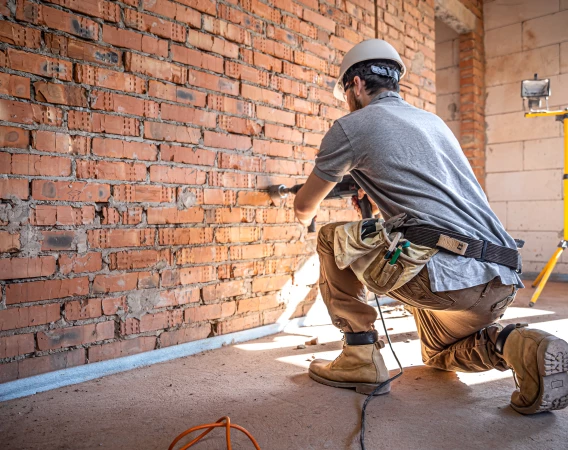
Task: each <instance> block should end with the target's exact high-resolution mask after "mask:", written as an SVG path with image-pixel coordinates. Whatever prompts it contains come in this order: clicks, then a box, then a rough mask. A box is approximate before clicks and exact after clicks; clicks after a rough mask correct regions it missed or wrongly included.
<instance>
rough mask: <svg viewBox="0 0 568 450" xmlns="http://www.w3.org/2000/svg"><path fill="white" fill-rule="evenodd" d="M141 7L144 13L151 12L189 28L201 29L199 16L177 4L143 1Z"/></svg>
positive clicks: (163, 1)
mask: <svg viewBox="0 0 568 450" xmlns="http://www.w3.org/2000/svg"><path fill="white" fill-rule="evenodd" d="M142 7H143V8H144V9H145V10H146V11H151V12H153V13H155V14H159V15H160V16H165V17H169V18H170V19H174V20H176V21H178V22H183V23H187V24H188V25H189V26H190V27H193V28H201V14H199V13H198V12H197V11H195V10H193V9H190V8H186V7H185V6H182V5H180V4H178V3H174V2H170V1H167V0H158V1H156V0H144V1H143V2H142ZM166 23H169V22H166Z"/></svg>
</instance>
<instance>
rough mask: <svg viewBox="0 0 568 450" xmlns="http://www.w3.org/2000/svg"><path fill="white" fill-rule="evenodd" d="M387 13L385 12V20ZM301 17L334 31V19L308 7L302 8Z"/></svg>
mask: <svg viewBox="0 0 568 450" xmlns="http://www.w3.org/2000/svg"><path fill="white" fill-rule="evenodd" d="M387 14H388V13H385V20H386V16H387ZM302 18H303V19H304V20H305V21H307V22H311V23H313V24H314V25H316V26H318V27H320V28H323V29H325V30H327V31H329V32H331V33H335V21H333V20H332V19H328V18H327V17H324V16H322V15H321V14H318V13H316V12H314V11H312V10H310V9H304V14H303V16H302Z"/></svg>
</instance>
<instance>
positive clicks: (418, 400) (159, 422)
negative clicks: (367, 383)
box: [0, 284, 568, 450]
mask: <svg viewBox="0 0 568 450" xmlns="http://www.w3.org/2000/svg"><path fill="white" fill-rule="evenodd" d="M531 291H532V290H529V289H525V290H524V291H522V293H521V295H520V296H519V297H518V299H517V301H516V302H515V304H514V305H513V307H511V308H510V309H509V311H508V314H507V316H506V318H505V319H508V321H509V322H518V321H524V322H529V323H531V325H534V326H538V327H539V328H542V329H546V330H547V331H551V332H554V333H556V334H559V335H562V336H563V337H564V338H565V339H568V284H550V285H549V286H548V287H547V288H546V291H545V295H544V296H543V297H542V298H541V299H540V300H539V302H538V303H537V305H536V307H535V308H532V309H529V308H527V306H526V305H527V302H528V298H529V295H530V293H531ZM387 317H389V318H387V326H388V327H389V328H393V330H392V331H391V334H392V336H393V340H394V341H395V350H396V351H397V352H398V354H399V357H400V358H401V362H402V363H403V365H404V366H405V374H404V375H403V377H402V378H401V379H399V380H397V381H395V382H394V385H393V387H392V392H391V394H389V395H387V396H381V397H377V398H375V399H374V400H373V401H372V402H371V404H370V406H369V408H368V425H367V429H368V434H367V448H368V449H421V450H422V449H484V448H495V449H531V450H535V449H565V448H568V410H564V411H561V412H556V413H546V414H541V415H539V416H533V417H523V416H521V415H518V414H517V413H515V412H514V411H513V410H512V409H510V407H508V400H509V396H510V393H511V391H512V389H513V387H514V384H513V380H512V378H511V374H510V372H506V373H502V372H497V371H491V372H487V373H484V374H459V375H456V374H454V373H446V372H441V371H436V370H432V369H429V368H426V367H424V366H422V365H421V361H420V355H419V344H418V341H417V340H416V339H417V337H416V334H415V332H414V331H415V328H414V324H413V321H412V318H411V317H409V316H404V315H403V313H402V312H401V311H400V310H399V311H392V312H390V313H389V314H387ZM311 336H319V338H320V345H318V346H316V347H313V346H310V347H307V348H306V349H304V350H297V349H296V346H297V345H298V344H301V343H303V342H304V341H305V340H306V337H311ZM339 340H340V334H339V332H337V331H336V330H335V329H334V328H333V327H331V326H329V325H328V326H319V327H309V328H301V329H298V330H294V331H293V332H290V333H282V334H280V335H277V336H271V337H269V338H265V339H260V340H257V341H253V342H249V343H246V344H241V345H235V346H232V347H227V348H223V349H221V350H216V351H212V352H207V353H205V354H200V355H195V356H191V357H187V358H183V359H178V360H175V361H171V362H167V363H163V364H157V365H154V366H151V367H147V368H143V369H138V370H135V371H131V372H125V373H121V374H117V375H113V376H109V377H106V378H103V379H99V380H95V381H90V382H86V383H83V384H80V385H75V386H69V387H67V388H64V389H58V390H56V391H50V392H44V393H42V394H38V395H34V396H31V397H27V398H23V399H19V400H13V401H9V402H5V403H2V404H0V448H2V449H4V450H7V449H40V448H41V449H87V448H88V449H93V448H104V449H166V448H167V447H168V445H169V443H170V442H171V440H172V439H173V438H174V437H175V436H176V435H177V434H178V433H180V432H182V431H183V430H185V429H186V428H189V427H191V426H194V425H197V424H200V423H204V422H212V421H215V420H216V419H218V418H219V417H221V416H224V415H229V416H230V417H231V420H232V421H233V422H234V423H237V424H240V425H242V426H244V427H246V428H247V429H248V430H249V431H250V432H251V433H252V434H253V435H254V436H255V437H256V438H257V440H258V441H259V444H260V446H261V448H262V449H263V450H273V449H277V450H278V449H317V450H320V449H356V448H359V447H358V444H357V439H358V431H359V414H360V408H361V404H362V402H363V400H364V398H365V397H364V396H362V395H359V394H355V393H354V392H352V391H346V390H341V389H334V388H329V387H326V386H323V385H319V384H317V383H314V382H312V381H311V380H310V379H309V378H308V375H307V373H306V367H307V366H308V364H309V360H311V358H312V355H315V356H316V357H334V356H335V355H337V354H338V352H339V349H340V347H341V343H340V341H339ZM324 344H325V345H324ZM384 354H385V359H386V361H387V365H388V366H389V368H390V369H393V370H394V369H395V367H396V365H395V362H394V359H393V358H392V356H391V355H390V353H389V352H388V351H385V352H384ZM391 373H394V372H391ZM237 433H238V432H236V431H235V432H233V448H235V449H248V448H252V445H250V443H248V442H247V441H246V438H243V437H241V436H239V434H237ZM222 435H223V432H222V431H220V430H216V432H213V433H212V434H211V435H210V436H211V437H208V438H207V439H206V440H204V441H203V442H202V443H201V444H198V445H197V446H196V447H195V448H197V449H215V450H219V449H223V448H225V445H224V441H223V439H224V438H223V437H222Z"/></svg>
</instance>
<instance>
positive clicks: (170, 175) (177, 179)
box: [150, 165, 206, 185]
mask: <svg viewBox="0 0 568 450" xmlns="http://www.w3.org/2000/svg"><path fill="white" fill-rule="evenodd" d="M205 176H206V173H205V172H202V171H200V170H196V169H188V168H184V167H168V166H157V165H154V166H151V167H150V181H153V182H162V183H175V184H198V185H201V184H204V183H205Z"/></svg>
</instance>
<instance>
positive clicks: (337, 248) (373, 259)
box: [334, 215, 438, 294]
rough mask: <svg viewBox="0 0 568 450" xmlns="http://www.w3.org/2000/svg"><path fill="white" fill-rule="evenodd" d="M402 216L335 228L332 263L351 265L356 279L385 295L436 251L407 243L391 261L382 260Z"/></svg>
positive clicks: (341, 267)
mask: <svg viewBox="0 0 568 450" xmlns="http://www.w3.org/2000/svg"><path fill="white" fill-rule="evenodd" d="M405 218H406V216H405V215H400V216H396V217H393V218H391V219H389V220H388V221H387V222H385V221H383V220H382V219H365V220H361V221H358V222H350V223H346V224H344V225H340V226H338V227H337V228H336V229H335V236H334V252H335V262H336V263H337V266H338V267H339V268H340V269H345V268H346V267H348V266H349V267H351V269H352V270H353V272H354V273H355V275H356V276H357V278H358V279H359V281H361V283H363V284H364V285H365V286H367V288H369V290H371V291H372V292H375V293H376V294H386V293H388V292H389V291H392V290H394V289H398V288H399V287H401V286H403V285H404V284H406V283H408V282H409V281H410V280H411V279H412V278H413V277H415V276H416V275H418V273H419V272H420V271H421V270H422V269H423V268H424V266H425V265H426V264H427V263H428V261H430V259H431V258H432V256H434V255H435V254H436V253H437V252H438V250H437V249H433V248H430V247H424V246H421V245H415V244H413V243H410V246H409V247H405V248H402V252H401V254H400V256H399V257H398V259H397V260H396V262H395V263H394V264H390V258H387V259H385V256H386V255H387V252H388V250H389V247H390V246H391V243H392V240H393V239H394V238H395V235H396V233H394V232H392V231H391V230H392V229H393V228H398V227H400V226H401V225H402V224H403V223H404V220H405Z"/></svg>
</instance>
